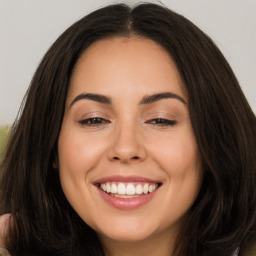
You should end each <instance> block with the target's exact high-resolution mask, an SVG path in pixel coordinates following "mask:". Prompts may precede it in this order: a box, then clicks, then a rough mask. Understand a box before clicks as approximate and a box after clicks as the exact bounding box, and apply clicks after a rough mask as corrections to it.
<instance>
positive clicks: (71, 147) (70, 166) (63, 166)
mask: <svg viewBox="0 0 256 256" xmlns="http://www.w3.org/2000/svg"><path fill="white" fill-rule="evenodd" d="M58 146H59V148H58V151H59V165H60V170H61V171H62V170H63V171H65V172H69V173H71V174H79V173H81V175H86V174H87V172H88V171H89V170H90V169H92V168H93V167H94V165H95V164H97V162H98V160H99V159H100V158H101V156H102V152H103V147H104V145H103V144H102V143H100V142H99V143H98V142H97V140H96V139H95V138H94V136H90V137H89V136H81V135H79V134H76V135H74V136H72V135H68V134H65V133H63V134H61V136H60V138H59V145H58Z"/></svg>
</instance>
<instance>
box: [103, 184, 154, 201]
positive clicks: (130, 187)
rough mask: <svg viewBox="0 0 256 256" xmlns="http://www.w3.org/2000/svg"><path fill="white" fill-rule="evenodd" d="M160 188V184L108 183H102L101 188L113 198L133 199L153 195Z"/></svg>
mask: <svg viewBox="0 0 256 256" xmlns="http://www.w3.org/2000/svg"><path fill="white" fill-rule="evenodd" d="M157 187H158V183H155V184H150V183H122V182H119V183H117V182H106V183H101V184H100V185H99V188H100V189H101V190H103V191H104V192H106V193H108V194H110V195H111V196H115V197H120V198H133V197H138V196H141V195H145V194H148V193H152V192H153V191H155V190H156V189H157Z"/></svg>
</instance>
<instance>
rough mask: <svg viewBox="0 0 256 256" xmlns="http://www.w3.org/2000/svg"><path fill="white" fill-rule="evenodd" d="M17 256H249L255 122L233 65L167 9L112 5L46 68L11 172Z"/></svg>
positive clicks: (15, 144) (77, 28)
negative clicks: (232, 69)
mask: <svg viewBox="0 0 256 256" xmlns="http://www.w3.org/2000/svg"><path fill="white" fill-rule="evenodd" d="M2 172H3V174H2V180H1V192H2V193H1V202H2V207H1V214H2V215H3V216H2V220H1V222H2V223H4V224H2V225H1V228H2V232H1V233H2V234H1V237H2V245H4V246H5V247H6V248H7V249H8V250H9V252H10V253H11V255H176V256H177V255H178V256H181V255H191V256H196V255H200V256H201V255H202V256H204V255H207V256H209V255H214V256H216V255H221V256H231V255H238V251H240V255H245V253H246V252H248V250H249V248H251V246H252V244H253V242H254V241H255V222H256V193H255V191H254V190H255V182H256V119H255V115H254V113H253V112H252V110H251V108H250V107H249V105H248V103H247V101H246V99H245V97H244V95H243V93H242V91H241V89H240V87H239V85H238V82H237V80H236V78H235V76H234V74H233V72H232V71H231V69H230V67H229V65H228V63H227V62H226V60H225V58H224V57H223V55H222V54H221V53H220V51H219V50H218V49H217V48H216V46H215V45H214V43H213V42H212V41H211V39H210V38H209V37H207V36H206V35H205V34H204V33H203V32H202V31H200V30H199V29H198V28H197V27H196V26H195V25H193V24H192V23H191V22H190V21H188V20H187V19H185V18H184V17H182V16H180V15H178V14H176V13H174V12H172V11H170V10H168V9H166V8H164V7H161V6H158V5H154V4H141V5H138V6H136V7H135V8H133V9H131V8H130V7H128V6H126V5H123V4H120V5H112V6H108V7H105V8H103V9H100V10H97V11H95V12H93V13H91V14H89V15H88V16H86V17H84V18H83V19H81V20H80V21H78V22H77V23H75V24H74V25H73V26H71V27H70V28H69V29H67V30H66V31H65V32H64V33H63V34H62V35H61V36H60V37H59V38H58V39H57V41H56V42H55V43H54V44H53V46H52V47H51V48H50V50H49V51H48V52H47V53H46V55H45V57H44V58H43V60H42V62H41V63H40V65H39V67H38V69H37V71H36V73H35V75H34V78H33V80H32V82H31V86H30V88H29V90H28V93H27V95H26V98H25V100H24V105H23V107H22V111H21V113H20V116H19V117H18V119H17V121H16V122H15V124H14V127H13V129H12V133H11V136H10V140H9V144H8V147H7V151H6V156H5V158H4V161H3V164H2Z"/></svg>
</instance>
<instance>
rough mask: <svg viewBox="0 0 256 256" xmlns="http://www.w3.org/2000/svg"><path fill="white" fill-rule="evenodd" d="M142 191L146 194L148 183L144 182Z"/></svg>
mask: <svg viewBox="0 0 256 256" xmlns="http://www.w3.org/2000/svg"><path fill="white" fill-rule="evenodd" d="M143 192H144V194H147V193H148V184H145V185H144V187H143Z"/></svg>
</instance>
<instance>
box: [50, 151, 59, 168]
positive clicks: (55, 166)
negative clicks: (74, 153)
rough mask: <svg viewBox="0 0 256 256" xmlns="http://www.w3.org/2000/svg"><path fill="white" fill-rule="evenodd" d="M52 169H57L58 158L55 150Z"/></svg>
mask: <svg viewBox="0 0 256 256" xmlns="http://www.w3.org/2000/svg"><path fill="white" fill-rule="evenodd" d="M52 167H53V169H59V157H58V151H57V150H54V152H53V161H52Z"/></svg>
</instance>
